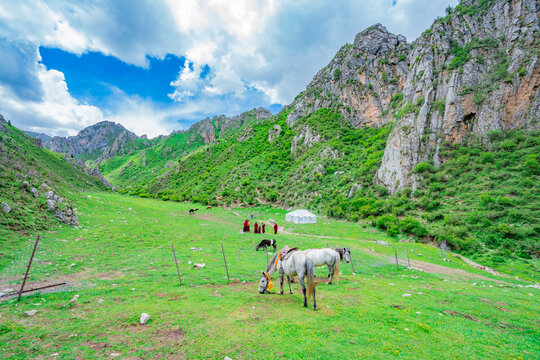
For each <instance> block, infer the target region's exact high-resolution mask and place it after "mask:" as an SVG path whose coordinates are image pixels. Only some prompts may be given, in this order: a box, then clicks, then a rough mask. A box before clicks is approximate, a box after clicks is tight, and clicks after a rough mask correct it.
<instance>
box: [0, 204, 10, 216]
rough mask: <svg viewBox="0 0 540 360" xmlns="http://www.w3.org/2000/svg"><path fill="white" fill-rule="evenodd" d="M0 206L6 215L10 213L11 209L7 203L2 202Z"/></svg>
mask: <svg viewBox="0 0 540 360" xmlns="http://www.w3.org/2000/svg"><path fill="white" fill-rule="evenodd" d="M0 206H2V210H4V212H5V213H6V214H9V213H10V211H11V207H10V206H9V205H8V204H7V203H5V202H3V203H1V204H0Z"/></svg>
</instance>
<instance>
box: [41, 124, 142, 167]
mask: <svg viewBox="0 0 540 360" xmlns="http://www.w3.org/2000/svg"><path fill="white" fill-rule="evenodd" d="M133 139H137V135H135V134H134V133H132V132H130V131H128V130H126V129H125V128H124V127H123V126H122V125H120V124H116V123H114V122H110V121H102V122H100V123H97V124H95V125H92V126H89V127H87V128H85V129H83V130H81V131H80V132H79V133H78V134H77V135H76V136H69V137H60V136H55V137H53V138H52V139H49V140H47V141H45V142H44V144H43V145H44V146H45V147H46V148H47V149H49V150H51V151H54V152H57V153H64V154H68V155H72V156H73V157H75V158H84V159H90V160H96V159H97V158H103V157H110V156H112V155H116V154H118V153H119V151H120V150H121V149H122V147H123V146H124V145H125V144H127V142H129V141H131V140H133Z"/></svg>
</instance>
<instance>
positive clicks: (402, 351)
mask: <svg viewBox="0 0 540 360" xmlns="http://www.w3.org/2000/svg"><path fill="white" fill-rule="evenodd" d="M191 207H195V205H193V204H189V203H175V202H166V201H158V200H153V199H143V198H138V197H129V196H122V195H118V194H111V193H84V194H82V195H81V198H80V199H79V200H78V211H79V220H80V223H81V226H80V228H79V229H76V228H71V227H66V226H58V227H57V228H56V229H55V230H54V231H44V232H42V233H41V240H40V244H39V246H38V251H37V253H36V255H35V259H34V264H33V266H32V269H31V271H30V274H31V277H30V278H29V282H28V283H27V285H26V286H25V288H32V287H37V286H43V285H47V284H53V283H57V282H63V281H65V282H67V285H66V286H63V287H60V288H56V289H54V288H53V289H52V290H51V291H43V292H37V293H33V294H31V295H28V296H23V298H22V299H21V301H20V302H17V301H16V299H14V298H13V297H2V298H0V358H6V359H51V358H54V359H104V358H117V359H154V358H167V359H223V358H225V357H226V356H228V357H230V358H232V359H359V358H372V359H439V358H442V357H444V358H451V359H486V358H489V359H538V358H540V341H539V339H540V331H539V325H540V322H539V319H540V316H539V315H540V291H539V290H538V288H535V287H530V284H531V282H530V280H531V279H530V278H529V279H521V278H519V277H518V278H516V276H495V275H493V274H491V273H489V272H486V271H484V270H481V269H477V268H475V267H472V266H470V265H468V264H466V263H465V262H463V261H462V260H460V259H458V258H456V257H453V256H452V255H451V254H442V255H441V252H440V250H439V249H436V248H433V247H430V246H427V245H422V244H417V243H414V242H409V241H408V239H407V238H406V237H397V238H395V237H389V236H387V235H386V234H385V233H383V232H378V231H377V230H375V229H374V228H371V227H365V228H364V227H362V226H360V225H358V224H355V223H350V222H344V221H337V220H331V219H327V218H319V222H318V223H317V224H309V225H294V224H287V223H285V222H284V218H285V211H284V210H276V209H271V208H265V207H260V208H250V209H247V208H246V209H232V210H226V209H222V208H212V209H208V210H207V209H205V208H202V209H201V210H200V211H199V212H198V213H197V214H196V215H194V216H193V215H189V213H188V210H189V208H191ZM197 207H200V208H201V206H199V205H197ZM251 214H253V215H254V220H252V223H253V222H255V221H257V220H264V221H267V220H269V219H275V220H276V221H277V222H278V224H279V225H281V226H284V227H283V228H281V229H280V233H279V234H278V235H276V236H273V235H268V234H267V235H259V234H253V233H251V234H242V233H241V232H240V230H241V228H242V223H243V221H244V220H245V218H246V217H247V216H250V215H251ZM267 230H269V227H267ZM35 235H37V234H35ZM272 237H273V238H275V239H276V240H277V241H278V246H282V245H284V244H288V245H289V246H298V247H299V248H300V249H306V248H312V247H325V246H327V245H329V246H340V247H341V246H343V247H345V246H346V247H350V248H351V250H352V255H353V261H354V268H355V272H353V270H352V267H351V265H350V264H346V263H343V264H342V265H341V269H340V270H341V272H342V275H341V276H340V277H339V281H338V282H337V283H336V284H333V285H329V286H328V285H326V284H324V283H321V284H319V285H317V302H318V306H319V310H318V311H313V310H311V309H310V308H303V307H302V295H301V292H300V286H299V284H298V283H297V282H296V283H295V284H293V291H294V294H293V295H290V294H287V292H286V294H285V295H281V296H280V295H277V294H264V295H261V294H259V293H258V292H257V289H258V286H257V284H258V281H259V279H260V272H261V270H263V269H264V268H265V266H266V254H265V252H264V251H259V252H255V245H256V244H257V243H258V242H259V241H260V240H261V239H263V238H272ZM34 239H35V236H32V237H29V236H22V235H12V238H10V239H9V240H10V241H3V242H0V250H1V253H2V254H3V256H2V257H0V291H2V290H5V289H8V288H11V289H14V290H17V289H19V287H20V282H21V281H22V275H23V274H24V271H25V267H26V264H27V262H28V259H29V257H30V253H31V250H32V246H33V241H34ZM376 240H382V241H388V242H389V246H384V245H381V244H377V243H376V242H375V241H376ZM221 244H223V247H224V249H225V255H226V259H227V263H228V266H229V274H230V278H231V281H230V282H228V281H227V276H226V273H225V268H224V264H223V258H222V254H221ZM171 245H174V247H175V250H176V256H177V259H178V263H179V264H178V265H179V271H180V275H181V277H182V282H183V284H182V285H179V282H178V275H177V272H176V267H175V264H174V260H173V254H172V250H171ZM190 248H200V249H201V250H198V249H196V250H191V249H190ZM396 253H397V254H398V257H399V261H400V263H401V266H400V267H399V269H397V268H396V265H395V262H394V257H395V254H396ZM443 255H444V258H446V259H447V260H450V261H445V260H444V258H443ZM269 256H271V255H269ZM407 256H408V257H409V260H410V261H411V265H412V268H407V266H406V264H407ZM193 263H205V267H204V268H202V269H195V268H194V267H193ZM316 274H317V276H318V277H319V278H320V279H321V280H322V278H324V277H326V275H327V270H326V269H325V268H321V269H317V271H316ZM532 280H536V279H532ZM278 286H279V281H277V280H276V276H274V290H275V291H277V289H276V287H278ZM527 286H529V287H527ZM76 294H78V295H79V298H78V300H77V302H75V303H74V304H68V302H69V301H70V300H71V299H72V298H73V297H74V295H76ZM29 310H37V313H36V314H35V315H34V316H30V317H27V316H24V312H25V311H29ZM143 312H146V313H148V314H150V315H151V319H150V321H149V322H148V324H146V325H140V324H139V317H140V315H141V313H143Z"/></svg>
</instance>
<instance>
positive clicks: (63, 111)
mask: <svg viewBox="0 0 540 360" xmlns="http://www.w3.org/2000/svg"><path fill="white" fill-rule="evenodd" d="M393 2H395V1H392V0H371V1H368V0H344V1H339V2H336V1H334V0H321V1H311V0H235V1H231V0H206V1H202V0H115V1H104V2H80V1H69V0H47V1H45V0H27V1H6V2H2V3H0V50H2V52H3V53H4V54H3V57H2V58H0V87H1V91H2V95H4V97H3V100H2V103H3V106H2V108H0V111H10V112H11V114H12V116H11V118H12V121H14V122H15V123H16V122H17V119H16V117H19V116H20V117H21V119H26V120H24V121H23V120H21V122H26V123H27V122H28V119H30V118H31V115H30V110H25V109H26V108H24V106H22V105H28V106H29V109H32V111H36V112H38V113H36V114H35V118H36V119H40V120H39V121H40V125H39V126H38V125H36V126H34V128H42V129H46V128H47V126H46V125H45V123H46V120H45V119H47V117H50V120H48V121H49V123H50V127H49V129H50V130H48V132H51V133H52V132H56V133H60V132H70V133H71V132H73V131H75V130H76V129H80V128H81V126H83V125H84V124H87V122H88V121H92V120H91V119H96V120H95V121H94V122H96V121H98V119H100V116H101V117H103V116H104V115H103V114H105V115H106V116H107V117H108V118H110V119H118V120H119V121H121V122H122V123H123V124H124V125H126V127H128V128H129V126H128V125H129V124H132V125H131V128H132V129H135V131H138V132H140V133H142V132H148V133H155V132H156V131H168V129H170V128H171V126H172V125H171V124H174V120H175V117H176V119H184V120H186V119H193V120H196V119H197V118H196V116H203V115H212V114H220V113H227V114H231V111H233V110H238V111H243V110H247V109H246V108H245V107H246V106H248V104H249V105H252V104H253V102H254V101H258V102H259V104H258V105H265V104H266V105H268V104H270V103H283V104H287V103H289V102H291V101H292V100H293V99H294V97H295V96H296V95H297V94H298V93H299V92H300V91H302V90H303V89H304V88H305V86H306V85H307V84H308V82H309V81H310V80H311V78H312V77H313V76H314V75H315V74H316V73H317V71H318V70H319V69H321V68H322V67H324V66H325V65H326V64H327V63H328V62H329V61H330V60H331V59H332V57H333V56H334V54H335V53H336V51H337V50H338V49H339V48H340V47H341V46H342V45H344V44H345V43H346V42H352V41H353V39H354V36H355V35H356V33H358V32H360V31H362V30H363V29H365V28H366V27H368V26H370V25H372V24H374V23H378V22H380V23H382V24H383V25H385V26H386V27H387V28H388V29H389V30H390V31H392V32H395V33H402V34H404V35H405V36H407V37H408V40H409V41H411V40H413V39H414V37H416V36H417V35H419V34H420V33H421V32H422V31H423V30H425V29H426V28H427V27H428V26H429V25H430V24H431V22H432V21H433V19H434V18H435V17H436V16H439V15H443V14H444V8H446V7H447V6H448V5H452V6H455V5H456V4H457V2H458V1H457V0H441V1H432V0H398V1H397V3H395V5H394V6H392V4H393ZM2 39H3V42H2ZM14 44H15V45H14ZM40 45H43V46H48V47H58V48H60V49H63V50H65V51H69V52H72V53H75V54H82V53H85V52H87V51H97V52H101V53H103V54H105V55H112V56H115V57H117V58H118V59H121V60H122V61H124V62H126V63H129V64H134V65H136V66H141V67H146V66H148V61H147V56H152V57H157V58H163V57H164V56H165V55H166V54H169V53H170V54H174V55H177V56H179V57H182V56H183V57H185V58H186V59H187V63H188V64H190V66H188V67H186V68H184V69H183V70H181V69H179V73H178V76H177V78H176V79H170V80H171V84H172V86H173V87H174V90H173V91H172V92H171V91H170V90H168V89H164V90H163V91H164V93H165V92H169V93H170V94H169V97H170V98H171V99H173V100H174V101H176V103H175V104H173V105H171V106H168V107H167V108H163V106H158V105H157V104H154V103H152V101H151V100H149V99H140V98H137V97H129V96H126V95H125V94H122V93H121V92H116V93H114V94H113V95H111V96H113V97H114V98H113V99H112V100H111V101H108V102H107V103H109V104H111V105H110V107H108V108H101V109H98V108H96V107H94V106H91V105H86V104H80V103H78V102H76V101H75V99H73V98H72V97H71V96H70V94H69V90H68V89H67V88H65V87H63V85H65V81H64V80H63V78H62V77H61V76H60V74H58V73H54V72H47V73H44V72H43V71H44V70H43V69H40V68H39V67H38V65H37V62H38V61H39V58H38V55H37V51H36V49H37V47H38V46H40ZM14 47H15V48H16V49H14ZM5 49H7V50H6V51H4V50H5ZM17 59H19V60H20V61H19V60H17ZM23 60H24V61H23ZM2 66H4V67H3V69H2ZM8 66H9V67H8ZM207 67H209V68H210V72H209V73H208V74H207V76H201V75H202V74H203V72H204V74H206V70H204V69H207ZM8 69H15V70H13V72H11V70H8ZM62 84H63V85H62ZM56 87H57V88H56ZM53 88H55V89H56V90H55V91H57V93H53V92H52V89H53ZM252 89H257V90H258V91H260V94H258V95H257V94H256V96H255V95H254V94H253V90H252ZM119 101H125V104H120V103H119ZM7 104H9V106H8V105H7ZM220 106H221V107H220ZM4 109H7V110H4ZM15 109H17V111H15ZM130 109H132V110H130ZM134 109H137V110H136V111H135V110H134ZM212 112H213V113H212ZM138 114H144V116H139V115H138ZM145 119H146V120H145ZM150 121H154V122H155V123H150Z"/></svg>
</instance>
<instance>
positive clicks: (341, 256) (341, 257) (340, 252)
mask: <svg viewBox="0 0 540 360" xmlns="http://www.w3.org/2000/svg"><path fill="white" fill-rule="evenodd" d="M336 251H337V253H338V254H339V259H340V260H343V254H344V253H345V249H336Z"/></svg>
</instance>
